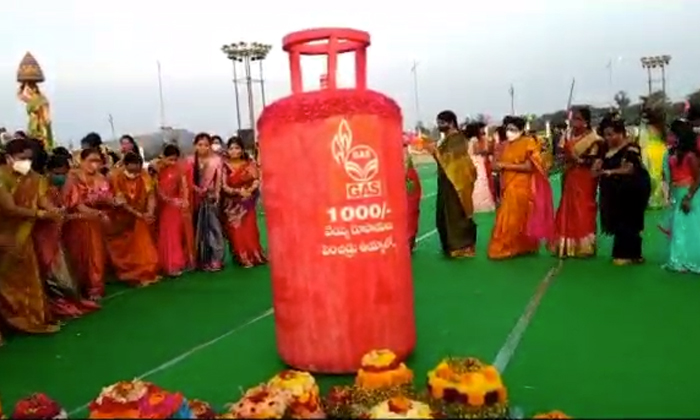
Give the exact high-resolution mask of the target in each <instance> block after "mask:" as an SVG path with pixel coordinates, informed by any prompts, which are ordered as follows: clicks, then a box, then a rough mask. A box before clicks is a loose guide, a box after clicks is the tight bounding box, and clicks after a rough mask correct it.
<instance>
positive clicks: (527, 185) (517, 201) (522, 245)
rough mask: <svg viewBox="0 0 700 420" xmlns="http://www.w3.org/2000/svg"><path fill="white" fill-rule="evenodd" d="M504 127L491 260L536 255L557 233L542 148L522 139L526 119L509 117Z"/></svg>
mask: <svg viewBox="0 0 700 420" xmlns="http://www.w3.org/2000/svg"><path fill="white" fill-rule="evenodd" d="M503 125H504V126H505V127H506V139H507V142H506V143H505V145H504V147H503V150H502V152H501V154H500V156H499V158H498V161H497V162H496V163H494V165H493V168H494V170H496V171H499V172H500V173H501V189H502V196H501V204H500V206H499V207H498V210H496V222H495V225H494V227H493V231H492V233H491V240H490V241H489V246H488V256H489V258H491V259H506V258H512V257H515V256H518V255H525V254H532V253H536V252H537V251H538V250H539V246H540V243H541V242H542V241H549V240H551V238H552V235H553V233H554V209H553V204H552V188H551V186H550V185H549V179H548V178H547V174H546V172H545V170H544V168H543V164H542V158H541V157H540V145H539V144H538V142H537V141H536V140H535V139H533V138H532V137H528V136H524V135H523V132H524V131H525V120H524V119H523V118H521V117H513V116H509V117H506V118H505V119H504V120H503Z"/></svg>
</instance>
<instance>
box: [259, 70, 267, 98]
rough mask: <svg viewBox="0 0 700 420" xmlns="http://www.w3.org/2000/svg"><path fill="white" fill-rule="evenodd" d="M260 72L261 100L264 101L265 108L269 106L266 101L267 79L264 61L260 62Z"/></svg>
mask: <svg viewBox="0 0 700 420" xmlns="http://www.w3.org/2000/svg"><path fill="white" fill-rule="evenodd" d="M258 71H259V73H260V99H261V101H262V106H263V108H265V107H266V106H267V101H265V78H264V77H263V60H258Z"/></svg>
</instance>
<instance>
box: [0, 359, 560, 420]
mask: <svg viewBox="0 0 700 420" xmlns="http://www.w3.org/2000/svg"><path fill="white" fill-rule="evenodd" d="M89 411H90V414H89V417H90V418H91V419H112V418H123V419H137V418H148V419H170V418H173V419H184V418H188V419H244V418H248V419H282V418H293V419H323V418H345V419H348V418H360V419H374V418H385V419H401V418H414V419H432V418H482V419H483V418H509V415H510V414H511V413H510V412H509V409H508V396H507V392H506V388H505V386H504V384H503V382H502V381H501V377H500V374H499V373H498V371H497V370H496V369H495V367H493V366H489V365H487V364H484V363H483V362H481V361H480V360H478V359H475V358H446V359H444V360H442V361H441V362H440V363H439V364H438V365H437V366H436V367H435V368H434V369H433V370H431V371H430V372H429V373H428V386H427V389H424V390H421V391H417V390H416V389H415V388H414V384H413V373H412V372H411V370H410V369H409V368H408V367H406V365H404V364H403V363H401V362H399V361H398V360H397V357H396V355H395V354H394V353H393V352H391V351H389V350H376V351H372V352H369V353H367V354H366V355H365V356H364V357H363V358H362V363H361V368H360V369H359V371H358V374H357V377H356V380H355V384H353V385H349V386H335V387H332V388H331V389H330V391H329V392H328V393H327V394H326V396H325V398H322V396H321V395H320V391H319V387H318V384H317V383H316V380H315V379H314V377H313V376H312V375H311V374H310V373H308V372H302V371H296V370H284V371H281V372H280V373H278V374H277V375H275V376H274V377H272V378H271V379H270V380H269V381H268V382H266V383H263V384H260V385H258V386H256V387H253V388H251V389H249V390H247V391H246V392H245V393H243V395H242V397H241V398H240V399H239V400H238V401H237V402H235V403H233V404H228V405H227V406H226V411H225V412H224V413H222V414H220V415H217V413H216V412H215V411H214V410H213V409H212V407H211V406H210V405H209V404H208V403H206V402H204V401H201V400H189V401H188V400H187V399H185V398H184V396H183V395H182V394H180V393H173V392H168V391H165V390H164V389H162V388H160V387H158V386H156V385H154V384H153V383H150V382H146V381H141V380H138V379H135V380H133V381H121V382H117V383H115V384H113V385H110V386H108V387H106V388H103V389H102V391H101V392H100V394H99V395H98V396H97V398H95V400H94V401H92V402H91V403H90V405H89ZM4 418H5V417H3V412H2V406H1V405H0V419H4ZM11 418H13V419H62V418H67V414H66V411H65V410H64V409H63V408H62V407H61V406H60V405H59V404H58V403H56V402H55V401H53V400H52V399H50V398H49V397H47V396H46V395H44V394H32V395H30V396H29V397H27V398H25V399H23V400H21V401H19V402H18V403H17V405H16V406H15V409H14V412H13V414H12V416H11ZM532 418H535V419H571V418H572V417H569V416H568V415H567V414H565V413H563V412H561V411H550V412H546V413H540V414H536V415H534V416H533V417H532Z"/></svg>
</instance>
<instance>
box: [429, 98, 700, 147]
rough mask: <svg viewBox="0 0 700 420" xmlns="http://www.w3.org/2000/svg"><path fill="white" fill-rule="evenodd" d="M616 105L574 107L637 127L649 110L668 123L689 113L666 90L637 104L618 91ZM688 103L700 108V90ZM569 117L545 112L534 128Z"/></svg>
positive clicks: (432, 133)
mask: <svg viewBox="0 0 700 420" xmlns="http://www.w3.org/2000/svg"><path fill="white" fill-rule="evenodd" d="M613 99H614V103H615V105H614V106H606V107H596V106H592V105H588V104H574V105H573V107H574V108H575V107H582V106H585V107H588V108H590V110H591V117H592V120H593V122H594V123H597V122H598V121H600V120H601V119H602V118H603V117H604V116H606V115H608V114H609V113H610V112H613V111H614V112H617V113H618V114H619V115H620V116H621V117H622V118H623V119H624V120H625V122H626V123H627V124H630V125H637V124H639V122H640V121H641V119H642V116H643V115H644V114H645V112H647V111H649V110H654V111H656V112H662V113H663V114H665V117H666V119H667V120H668V121H672V120H674V119H676V118H679V117H681V116H682V115H683V113H684V112H685V107H686V101H680V102H673V101H670V100H669V99H668V97H667V96H666V94H665V93H664V92H663V91H660V90H659V91H655V92H652V93H651V95H646V96H640V97H639V99H638V100H637V101H633V100H632V98H630V96H629V95H628V94H627V92H625V91H623V90H621V91H619V92H617V93H616V94H615V96H614V98H613ZM686 99H687V102H688V103H692V104H697V105H698V106H700V89H698V90H696V91H695V92H693V93H691V94H690V95H688V96H687V97H686ZM567 117H568V110H566V109H560V110H557V111H554V112H549V113H545V114H542V115H536V116H531V117H530V118H529V121H530V129H531V130H535V131H544V130H545V127H546V124H547V122H549V123H550V126H551V127H552V128H554V127H556V126H563V125H565V124H566V119H567ZM470 122H484V123H486V122H487V118H486V116H485V115H484V114H479V115H477V116H476V117H475V118H467V119H465V120H464V121H463V123H464V124H466V123H470ZM418 129H419V130H420V131H421V132H422V133H423V134H425V135H428V136H430V137H433V138H435V137H438V136H439V132H438V131H437V127H435V126H434V125H432V126H429V127H427V126H425V125H423V124H421V123H418Z"/></svg>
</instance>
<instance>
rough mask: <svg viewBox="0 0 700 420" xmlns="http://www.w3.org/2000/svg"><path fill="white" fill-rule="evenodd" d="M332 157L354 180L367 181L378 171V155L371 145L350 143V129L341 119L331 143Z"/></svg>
mask: <svg viewBox="0 0 700 420" xmlns="http://www.w3.org/2000/svg"><path fill="white" fill-rule="evenodd" d="M331 153H332V156H333V159H334V160H335V161H336V163H338V164H339V165H342V166H343V169H345V173H346V174H348V176H349V177H350V178H352V179H353V181H355V182H369V181H371V180H372V178H374V177H375V176H377V174H378V173H379V156H378V155H377V152H376V151H375V150H374V149H372V148H371V147H369V146H367V145H364V144H360V145H356V146H353V145H352V129H351V128H350V124H349V123H348V122H347V120H345V119H342V120H341V121H340V124H338V131H337V132H336V134H335V136H334V137H333V142H332V143H331Z"/></svg>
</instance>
